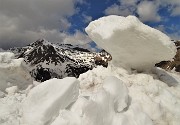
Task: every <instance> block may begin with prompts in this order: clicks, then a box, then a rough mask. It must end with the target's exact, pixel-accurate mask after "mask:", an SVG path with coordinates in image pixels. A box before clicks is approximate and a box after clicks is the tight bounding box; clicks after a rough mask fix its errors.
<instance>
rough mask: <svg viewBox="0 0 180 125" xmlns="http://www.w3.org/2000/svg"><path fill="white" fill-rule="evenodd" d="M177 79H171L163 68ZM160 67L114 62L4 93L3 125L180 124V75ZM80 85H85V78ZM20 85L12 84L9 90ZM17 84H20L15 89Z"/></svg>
mask: <svg viewBox="0 0 180 125" xmlns="http://www.w3.org/2000/svg"><path fill="white" fill-rule="evenodd" d="M165 73H166V74H168V75H169V77H168V78H170V77H171V79H173V78H174V79H176V80H177V81H176V84H173V85H171V86H169V85H168V82H169V81H168V80H167V81H166V79H163V80H161V79H162V78H161V76H163V74H165ZM177 76H179V74H177V73H174V72H167V71H164V70H162V69H159V68H156V69H154V71H153V72H148V73H147V72H142V73H137V72H135V71H133V72H131V73H129V72H128V71H126V70H125V69H123V68H120V67H114V66H113V65H109V67H108V68H104V67H97V68H95V69H93V70H90V71H88V72H87V73H84V74H81V75H80V78H79V79H78V80H77V79H75V78H68V77H67V78H64V79H51V80H48V81H45V82H43V83H37V82H35V83H34V84H35V85H36V86H35V87H34V88H32V87H29V88H28V89H26V90H25V91H29V93H28V94H27V96H25V94H23V93H20V92H19V91H17V92H16V91H14V92H13V94H6V93H4V94H3V95H4V96H3V97H1V98H0V106H1V108H0V124H2V125H11V124H13V125H32V124H36V125H42V124H47V125H59V124H61V125H144V124H146V125H179V122H180V120H179V119H180V110H179V106H180V82H179V80H180V77H177ZM78 81H79V82H80V86H79V82H78ZM15 88H16V87H10V88H8V89H9V92H11V91H12V90H14V89H15ZM15 90H16V89H15Z"/></svg>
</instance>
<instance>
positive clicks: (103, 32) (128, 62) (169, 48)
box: [85, 15, 176, 71]
mask: <svg viewBox="0 0 180 125" xmlns="http://www.w3.org/2000/svg"><path fill="white" fill-rule="evenodd" d="M85 30H86V32H87V34H88V35H89V37H90V38H91V39H92V40H93V41H94V42H96V43H97V45H99V46H100V47H102V48H103V49H105V50H106V51H107V52H109V53H110V54H111V56H112V59H113V60H112V61H113V64H114V65H115V66H119V65H120V66H123V67H125V68H132V69H137V70H140V71H142V70H147V69H149V68H150V67H152V66H154V65H155V64H156V63H158V62H160V61H165V60H170V59H172V58H173V57H174V56H175V54H176V47H175V45H174V44H173V43H172V42H171V40H170V38H169V37H168V36H166V35H165V34H163V33H162V32H160V31H158V30H156V29H153V28H151V27H149V26H147V25H145V24H143V23H141V22H140V21H139V20H138V18H137V17H135V16H128V17H121V16H115V15H111V16H107V17H102V18H100V19H98V20H95V21H93V22H91V23H90V24H89V25H88V27H87V28H86V29H85Z"/></svg>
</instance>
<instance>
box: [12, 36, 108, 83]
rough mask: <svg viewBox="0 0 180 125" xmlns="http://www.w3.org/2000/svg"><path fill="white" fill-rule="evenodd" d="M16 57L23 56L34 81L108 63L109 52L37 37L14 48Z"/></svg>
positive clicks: (81, 71) (73, 73)
mask: <svg viewBox="0 0 180 125" xmlns="http://www.w3.org/2000/svg"><path fill="white" fill-rule="evenodd" d="M11 51H12V52H14V53H15V55H16V57H17V58H24V61H23V66H24V67H25V68H26V69H28V71H29V72H30V74H31V76H32V77H34V79H35V80H37V81H45V80H47V79H50V78H54V77H56V78H64V77H67V76H73V77H79V75H80V74H81V73H84V72H86V71H88V70H91V69H92V68H94V67H97V66H98V65H102V66H104V67H107V66H108V61H110V60H111V55H110V54H108V53H107V52H105V51H103V52H99V53H96V52H90V51H89V50H87V49H84V48H80V47H78V46H72V45H66V44H59V45H58V44H53V43H50V42H49V41H47V40H45V39H39V40H37V41H35V42H33V43H31V44H29V45H28V46H25V47H22V48H13V49H11Z"/></svg>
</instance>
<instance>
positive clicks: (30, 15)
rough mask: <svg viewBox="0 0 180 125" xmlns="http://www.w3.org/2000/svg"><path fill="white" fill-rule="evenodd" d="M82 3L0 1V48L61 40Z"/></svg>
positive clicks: (36, 0)
mask: <svg viewBox="0 0 180 125" xmlns="http://www.w3.org/2000/svg"><path fill="white" fill-rule="evenodd" d="M78 2H80V3H83V0H46V1H44V0H0V27H1V28H0V48H4V49H7V48H9V47H13V46H23V45H26V44H29V43H30V42H34V41H35V40H37V39H39V38H45V39H47V40H50V41H55V42H57V41H60V42H61V41H62V40H63V39H64V37H63V36H64V35H66V34H65V33H64V32H63V33H62V32H60V31H65V30H67V29H68V28H69V27H70V26H71V23H70V22H68V20H67V17H69V16H72V15H73V14H75V13H76V12H77V10H76V8H75V5H76V4H77V3H78Z"/></svg>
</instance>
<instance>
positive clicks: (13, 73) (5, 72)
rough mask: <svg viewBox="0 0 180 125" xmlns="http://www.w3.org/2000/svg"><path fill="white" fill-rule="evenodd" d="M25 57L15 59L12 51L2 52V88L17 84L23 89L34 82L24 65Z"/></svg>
mask: <svg viewBox="0 0 180 125" xmlns="http://www.w3.org/2000/svg"><path fill="white" fill-rule="evenodd" d="M22 61H23V59H21V58H20V59H14V54H13V53H11V52H0V90H1V91H5V89H6V88H8V87H11V86H17V87H18V89H20V90H22V89H25V88H26V87H28V85H30V84H32V78H31V76H30V75H29V73H28V72H27V71H26V70H25V69H24V68H23V66H22Z"/></svg>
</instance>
